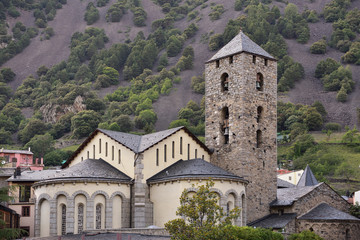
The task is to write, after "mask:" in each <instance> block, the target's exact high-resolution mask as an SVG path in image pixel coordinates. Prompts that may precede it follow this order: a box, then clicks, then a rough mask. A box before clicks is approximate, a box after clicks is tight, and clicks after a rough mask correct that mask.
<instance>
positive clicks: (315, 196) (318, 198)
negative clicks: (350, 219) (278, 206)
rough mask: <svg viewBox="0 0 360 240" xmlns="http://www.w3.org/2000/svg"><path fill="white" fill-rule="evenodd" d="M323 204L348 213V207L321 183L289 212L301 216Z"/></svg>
mask: <svg viewBox="0 0 360 240" xmlns="http://www.w3.org/2000/svg"><path fill="white" fill-rule="evenodd" d="M323 202H324V203H327V204H328V205H330V206H332V207H334V208H336V209H338V210H340V211H343V212H349V206H350V205H349V204H348V203H347V202H346V201H345V200H344V199H343V198H342V197H341V196H340V195H339V194H337V193H336V192H335V191H334V190H333V189H332V188H330V187H329V185H327V184H326V183H321V184H320V186H318V187H317V188H315V189H314V190H313V191H311V192H310V193H308V194H307V195H305V196H304V197H302V198H300V199H299V200H298V201H296V202H295V203H294V205H293V206H292V208H291V210H290V211H291V212H296V213H297V214H298V216H301V215H303V214H305V213H307V212H308V211H310V210H311V209H313V208H314V207H316V206H317V205H319V204H320V203H323Z"/></svg>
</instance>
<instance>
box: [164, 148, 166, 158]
mask: <svg viewBox="0 0 360 240" xmlns="http://www.w3.org/2000/svg"><path fill="white" fill-rule="evenodd" d="M164 162H166V144H165V145H164Z"/></svg>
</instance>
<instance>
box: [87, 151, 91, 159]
mask: <svg viewBox="0 0 360 240" xmlns="http://www.w3.org/2000/svg"><path fill="white" fill-rule="evenodd" d="M89 156H90V153H89V151H87V159H89Z"/></svg>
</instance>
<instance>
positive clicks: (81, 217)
mask: <svg viewBox="0 0 360 240" xmlns="http://www.w3.org/2000/svg"><path fill="white" fill-rule="evenodd" d="M77 225H78V233H82V232H83V230H84V204H82V203H80V204H79V205H78V222H77Z"/></svg>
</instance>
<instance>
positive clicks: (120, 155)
mask: <svg viewBox="0 0 360 240" xmlns="http://www.w3.org/2000/svg"><path fill="white" fill-rule="evenodd" d="M118 161H119V164H120V163H121V150H120V149H119V159H118Z"/></svg>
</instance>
